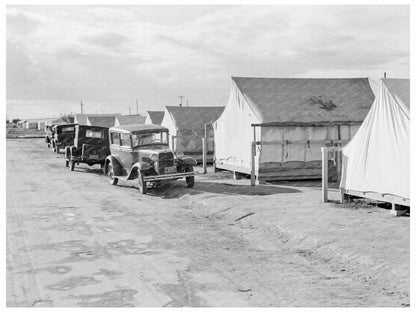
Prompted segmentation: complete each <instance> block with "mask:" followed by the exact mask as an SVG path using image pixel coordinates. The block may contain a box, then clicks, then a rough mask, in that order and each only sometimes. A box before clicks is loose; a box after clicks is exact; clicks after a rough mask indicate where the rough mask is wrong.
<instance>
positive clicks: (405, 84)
mask: <svg viewBox="0 0 416 312" xmlns="http://www.w3.org/2000/svg"><path fill="white" fill-rule="evenodd" d="M382 81H383V82H384V84H385V85H386V87H387V89H389V91H390V93H391V94H393V96H398V97H399V98H400V100H401V101H402V102H403V103H404V105H406V106H407V108H408V109H410V79H391V78H384V79H382Z"/></svg>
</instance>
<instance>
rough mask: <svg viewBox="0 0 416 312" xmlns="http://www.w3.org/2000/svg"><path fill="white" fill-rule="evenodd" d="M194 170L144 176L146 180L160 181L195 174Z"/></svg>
mask: <svg viewBox="0 0 416 312" xmlns="http://www.w3.org/2000/svg"><path fill="white" fill-rule="evenodd" d="M194 175H195V174H194V172H181V173H172V174H160V175H152V176H144V181H145V182H152V181H160V180H171V179H181V178H187V177H192V176H194Z"/></svg>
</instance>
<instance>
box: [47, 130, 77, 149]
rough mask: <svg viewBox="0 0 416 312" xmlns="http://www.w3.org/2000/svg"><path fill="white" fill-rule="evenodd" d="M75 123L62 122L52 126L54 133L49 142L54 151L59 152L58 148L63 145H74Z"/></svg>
mask: <svg viewBox="0 0 416 312" xmlns="http://www.w3.org/2000/svg"><path fill="white" fill-rule="evenodd" d="M75 125H76V124H63V125H55V126H53V127H52V129H53V131H54V134H53V138H52V140H51V143H50V144H51V147H52V150H53V151H54V152H55V153H59V150H60V149H61V148H65V146H72V145H74V137H75Z"/></svg>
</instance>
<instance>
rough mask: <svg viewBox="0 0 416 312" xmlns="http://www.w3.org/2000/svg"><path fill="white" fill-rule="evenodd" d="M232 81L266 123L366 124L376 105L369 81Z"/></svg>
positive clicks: (240, 79) (351, 79)
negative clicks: (372, 106) (366, 118)
mask: <svg viewBox="0 0 416 312" xmlns="http://www.w3.org/2000/svg"><path fill="white" fill-rule="evenodd" d="M232 79H233V81H234V82H235V84H236V85H237V87H238V89H239V90H240V91H241V93H242V94H243V95H244V97H245V98H246V99H247V100H248V102H249V103H250V105H251V106H252V107H253V109H254V110H255V112H256V113H257V114H258V117H259V119H260V120H261V122H262V123H276V122H293V123H310V122H326V121H327V122H331V121H337V122H338V121H339V122H342V121H362V120H364V118H365V116H366V115H367V113H368V111H369V110H370V107H371V105H372V103H373V101H374V94H373V92H372V90H371V87H370V84H369V80H368V78H334V79H315V78H313V79H309V78H250V77H233V78H232Z"/></svg>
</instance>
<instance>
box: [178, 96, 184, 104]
mask: <svg viewBox="0 0 416 312" xmlns="http://www.w3.org/2000/svg"><path fill="white" fill-rule="evenodd" d="M178 98H180V99H181V103H180V104H179V106H182V100H183V98H184V96H183V95H178Z"/></svg>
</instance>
